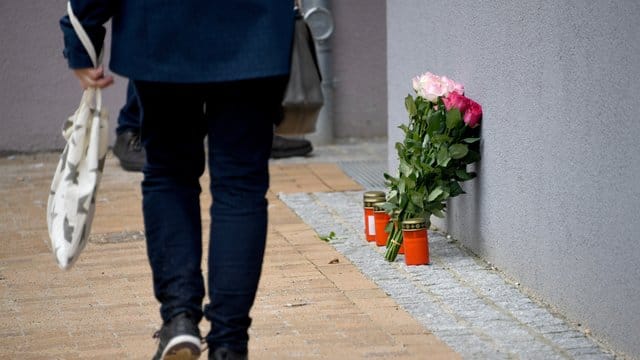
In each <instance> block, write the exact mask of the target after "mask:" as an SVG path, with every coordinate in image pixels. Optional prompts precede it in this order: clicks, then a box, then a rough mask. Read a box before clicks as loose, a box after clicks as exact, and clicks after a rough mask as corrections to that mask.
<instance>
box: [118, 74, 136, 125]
mask: <svg viewBox="0 0 640 360" xmlns="http://www.w3.org/2000/svg"><path fill="white" fill-rule="evenodd" d="M125 131H132V132H134V133H136V134H137V133H139V132H140V106H139V104H138V97H137V96H136V92H135V89H134V87H133V83H132V82H131V81H129V84H128V85H127V100H126V102H125V103H124V106H122V109H120V114H119V115H118V126H117V127H116V134H118V135H119V134H122V133H124V132H125Z"/></svg>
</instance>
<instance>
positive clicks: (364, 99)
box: [331, 0, 387, 138]
mask: <svg viewBox="0 0 640 360" xmlns="http://www.w3.org/2000/svg"><path fill="white" fill-rule="evenodd" d="M331 8H332V12H333V14H334V20H335V33H334V36H333V38H332V60H333V70H334V75H335V77H334V82H335V83H334V85H335V88H334V106H335V108H334V134H335V136H336V138H348V137H355V138H371V137H383V136H386V134H387V87H386V80H387V78H386V71H387V67H386V66H387V57H386V50H387V49H386V2H385V1H384V0H333V1H331Z"/></svg>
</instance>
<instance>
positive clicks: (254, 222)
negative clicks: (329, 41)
mask: <svg viewBox="0 0 640 360" xmlns="http://www.w3.org/2000/svg"><path fill="white" fill-rule="evenodd" d="M285 83H286V79H285V78H268V79H258V80H246V81H237V82H231V83H224V84H218V85H216V86H214V87H213V91H212V92H211V93H210V96H208V97H207V115H206V116H207V119H208V123H209V141H208V142H209V167H210V173H211V192H212V195H213V204H212V207H211V240H210V247H209V296H210V299H211V303H210V304H209V305H207V306H206V307H205V316H206V318H207V319H209V320H210V321H211V323H212V324H211V332H210V333H209V335H208V336H207V342H208V343H209V346H210V347H211V348H212V349H215V348H217V347H227V348H229V349H231V350H234V351H237V352H246V351H247V342H248V334H247V330H248V328H249V326H250V324H251V319H250V318H249V311H250V309H251V307H252V305H253V302H254V299H255V294H256V290H257V287H258V281H259V279H260V272H261V269H262V259H263V255H264V249H265V241H266V234H267V200H266V198H265V195H266V192H267V189H268V187H269V169H268V160H269V154H270V151H271V142H272V138H273V121H274V119H276V118H278V117H279V116H280V111H281V109H280V103H281V101H282V94H283V92H284V86H285Z"/></svg>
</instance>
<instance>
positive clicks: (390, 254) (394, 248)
mask: <svg viewBox="0 0 640 360" xmlns="http://www.w3.org/2000/svg"><path fill="white" fill-rule="evenodd" d="M400 245H402V229H398V228H396V227H395V226H394V227H393V229H392V230H391V232H390V233H389V238H388V239H387V251H386V252H385V254H384V258H385V260H387V261H389V262H392V261H395V259H396V257H397V256H398V251H399V250H400Z"/></svg>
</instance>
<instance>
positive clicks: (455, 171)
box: [384, 72, 482, 261]
mask: <svg viewBox="0 0 640 360" xmlns="http://www.w3.org/2000/svg"><path fill="white" fill-rule="evenodd" d="M413 89H414V90H415V93H416V95H415V96H411V95H408V96H407V97H406V98H405V107H406V108H407V112H408V113H409V123H408V124H403V125H400V129H402V131H403V132H404V140H403V142H401V143H400V142H399V143H396V150H397V152H398V158H399V160H400V163H399V168H398V176H397V177H393V176H391V175H389V174H386V173H385V174H384V176H385V183H386V186H387V188H388V190H389V191H388V192H387V202H386V204H385V210H386V211H387V212H388V213H389V214H391V216H392V218H393V220H394V221H393V222H391V223H390V224H389V227H388V231H389V238H388V240H387V251H386V254H385V258H386V259H387V260H388V261H393V260H395V258H396V256H397V254H398V249H399V248H400V245H401V244H402V230H401V226H400V224H401V223H402V221H404V220H406V219H410V218H415V217H424V218H425V219H426V221H427V227H428V226H429V224H430V221H429V218H430V217H431V215H435V216H438V217H443V216H444V211H445V208H446V203H447V200H448V199H449V198H452V197H455V196H458V195H460V194H464V191H463V190H462V187H461V186H460V182H461V181H466V180H470V179H473V178H474V177H475V176H476V174H475V173H473V172H467V165H468V164H472V163H474V162H476V161H478V160H480V153H479V149H478V148H479V140H480V137H479V136H480V126H479V125H480V120H481V119H482V107H481V106H480V105H479V104H478V103H476V102H475V101H473V100H471V99H469V98H468V97H466V96H464V86H463V85H462V84H459V83H457V82H455V81H453V80H451V79H448V78H447V77H445V76H442V77H441V76H437V75H434V74H432V73H430V72H427V73H425V74H422V75H420V76H417V77H415V78H414V79H413ZM394 222H395V223H396V224H397V225H398V226H394V225H393V223H394Z"/></svg>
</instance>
